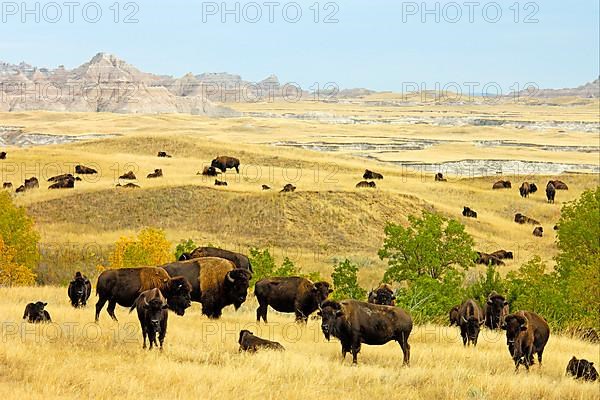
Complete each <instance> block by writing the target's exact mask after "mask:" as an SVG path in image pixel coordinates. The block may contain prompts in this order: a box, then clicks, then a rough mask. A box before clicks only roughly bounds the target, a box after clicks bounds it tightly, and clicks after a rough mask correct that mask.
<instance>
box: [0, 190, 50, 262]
mask: <svg viewBox="0 0 600 400" xmlns="http://www.w3.org/2000/svg"><path fill="white" fill-rule="evenodd" d="M0 236H1V237H2V240H3V242H4V246H5V247H6V248H12V249H14V251H15V255H14V260H13V261H14V262H15V263H16V264H18V265H21V266H24V267H26V268H28V269H29V270H30V271H32V272H33V271H35V270H36V268H37V265H38V261H39V258H40V255H39V251H38V244H39V241H40V235H39V234H38V232H37V231H36V230H35V226H34V222H33V219H32V218H31V217H29V216H28V215H27V213H26V211H25V208H23V207H17V206H15V205H14V203H13V202H12V199H11V197H10V195H9V193H8V192H6V191H1V192H0Z"/></svg>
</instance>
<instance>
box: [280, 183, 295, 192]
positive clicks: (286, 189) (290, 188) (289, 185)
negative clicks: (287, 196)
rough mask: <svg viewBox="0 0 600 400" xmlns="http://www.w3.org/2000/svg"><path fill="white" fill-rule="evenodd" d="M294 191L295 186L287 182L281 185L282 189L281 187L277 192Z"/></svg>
mask: <svg viewBox="0 0 600 400" xmlns="http://www.w3.org/2000/svg"><path fill="white" fill-rule="evenodd" d="M295 191H296V186H294V185H292V184H291V183H288V184H287V185H285V186H284V187H283V189H281V191H280V192H279V193H294V192H295Z"/></svg>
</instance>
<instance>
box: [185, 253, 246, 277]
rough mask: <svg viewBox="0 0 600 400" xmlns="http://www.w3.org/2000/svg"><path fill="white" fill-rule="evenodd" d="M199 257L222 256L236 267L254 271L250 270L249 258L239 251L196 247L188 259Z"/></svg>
mask: <svg viewBox="0 0 600 400" xmlns="http://www.w3.org/2000/svg"><path fill="white" fill-rule="evenodd" d="M200 257H218V258H224V259H226V260H229V261H231V262H232V263H234V264H235V267H236V268H241V269H247V270H248V271H250V272H254V271H253V270H252V264H250V260H249V259H248V257H246V256H245V255H243V254H240V253H235V252H233V251H229V250H223V249H217V248H215V247H198V248H197V249H195V250H194V251H192V253H191V254H190V258H189V259H192V258H200ZM189 259H188V260H189ZM180 261H181V260H180Z"/></svg>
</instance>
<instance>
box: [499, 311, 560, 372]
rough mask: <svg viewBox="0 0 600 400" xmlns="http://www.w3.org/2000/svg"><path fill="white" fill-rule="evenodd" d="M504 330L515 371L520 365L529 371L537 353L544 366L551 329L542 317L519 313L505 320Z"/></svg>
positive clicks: (524, 312) (530, 313)
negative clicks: (544, 355) (543, 358)
mask: <svg viewBox="0 0 600 400" xmlns="http://www.w3.org/2000/svg"><path fill="white" fill-rule="evenodd" d="M502 329H503V330H505V331H506V344H507V346H508V351H509V352H510V355H511V356H512V358H513V361H514V362H515V369H517V370H518V369H519V365H521V364H523V365H525V368H527V370H529V366H531V365H533V355H534V354H535V353H537V356H538V362H539V363H540V366H541V365H542V355H543V353H544V347H546V343H548V338H549V337H550V327H548V323H547V322H546V321H545V320H544V319H543V318H542V317H540V316H539V315H537V314H535V313H532V312H528V311H518V312H516V313H514V314H509V315H507V316H506V318H504V324H503V325H502Z"/></svg>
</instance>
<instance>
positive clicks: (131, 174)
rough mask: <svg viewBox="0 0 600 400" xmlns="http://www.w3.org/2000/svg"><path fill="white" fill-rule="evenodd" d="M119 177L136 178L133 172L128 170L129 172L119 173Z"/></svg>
mask: <svg viewBox="0 0 600 400" xmlns="http://www.w3.org/2000/svg"><path fill="white" fill-rule="evenodd" d="M119 179H123V180H130V181H134V180H136V179H137V178H136V176H135V174H134V173H133V171H129V172H127V173H124V174H123V175H121V176H120V177H119Z"/></svg>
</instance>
